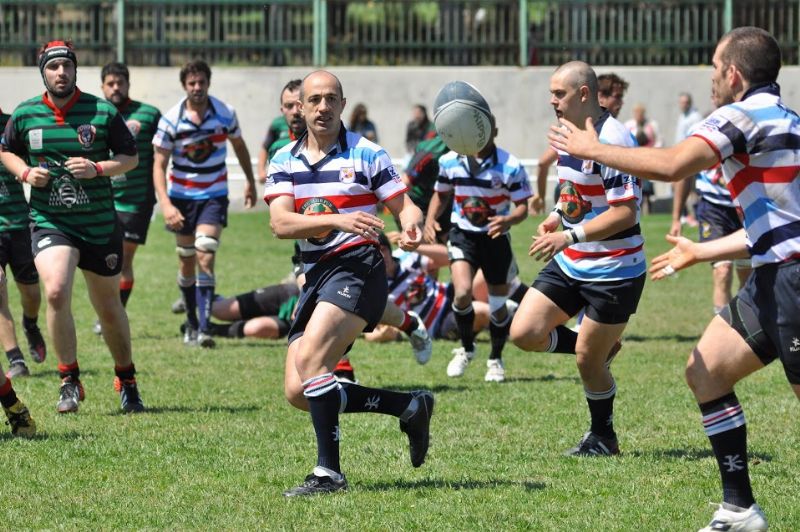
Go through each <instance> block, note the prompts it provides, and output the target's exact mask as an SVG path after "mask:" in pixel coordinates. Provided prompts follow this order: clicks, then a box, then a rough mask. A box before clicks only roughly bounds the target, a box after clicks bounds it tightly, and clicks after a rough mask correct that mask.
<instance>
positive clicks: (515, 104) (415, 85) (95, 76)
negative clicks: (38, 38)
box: [0, 67, 800, 159]
mask: <svg viewBox="0 0 800 532" xmlns="http://www.w3.org/2000/svg"><path fill="white" fill-rule="evenodd" d="M178 70H179V69H178V68H135V67H134V68H132V69H131V96H132V97H133V98H134V99H137V100H142V101H145V102H148V103H151V104H153V105H155V106H157V107H158V108H160V109H161V110H162V111H165V110H166V109H168V108H170V107H171V106H173V105H174V104H175V103H176V102H177V101H178V100H179V99H180V98H181V97H182V96H183V94H184V93H183V90H182V88H181V85H180V81H179V80H178ZM309 71H310V69H307V68H266V67H253V68H223V67H219V68H214V69H213V72H212V80H211V93H212V94H214V95H215V96H217V97H219V98H221V99H222V100H224V101H226V102H228V103H229V104H231V105H233V106H234V107H235V108H236V110H237V113H238V116H239V121H240V123H241V125H242V129H243V133H244V138H245V141H246V142H247V144H248V146H249V147H250V152H251V155H252V156H253V157H255V156H256V154H257V152H258V147H259V144H260V142H261V140H262V139H263V136H264V133H265V129H266V127H267V125H268V124H269V122H270V121H271V120H272V118H274V117H275V116H276V115H277V114H278V108H279V102H278V100H279V94H280V90H281V89H282V87H283V85H284V84H285V83H286V82H287V81H288V80H290V79H293V78H302V77H303V76H304V75H306V74H307V73H308V72H309ZM332 71H333V72H334V73H335V74H336V75H337V76H339V78H340V79H341V81H342V85H343V87H344V93H345V97H346V98H347V101H348V106H349V107H350V108H352V107H353V106H354V105H355V104H356V103H358V102H363V103H365V104H366V105H367V107H368V109H369V116H370V118H371V119H372V121H373V122H375V124H376V126H377V128H378V135H379V141H380V144H382V145H383V146H384V147H385V148H386V149H387V150H388V152H389V154H390V155H391V156H392V157H393V158H395V159H402V158H403V156H404V155H405V147H404V138H405V126H406V123H407V122H408V120H409V117H410V109H411V106H412V105H414V104H415V103H423V104H425V105H427V106H428V107H429V111H430V106H431V105H432V102H433V99H434V97H435V95H436V93H437V92H438V90H439V89H440V88H441V87H442V85H444V84H445V83H446V82H448V81H452V80H455V79H462V80H465V81H468V82H470V83H473V84H474V85H475V86H477V87H478V88H479V89H480V90H481V92H482V93H483V95H484V96H485V97H486V99H487V101H488V102H489V104H490V105H491V107H492V111H493V112H494V114H495V115H496V116H497V120H498V127H499V130H500V131H499V137H498V144H499V145H501V146H503V147H504V148H506V149H507V150H509V151H510V152H512V153H514V154H515V155H517V156H518V157H520V158H536V157H537V156H538V155H539V154H540V153H541V152H542V151H543V150H544V148H545V147H546V138H545V134H546V131H547V127H548V125H550V124H551V123H553V122H554V120H553V118H554V117H553V112H552V108H551V107H550V106H549V105H548V100H549V90H548V87H549V77H550V74H551V72H552V71H553V69H552V68H550V67H546V68H545V67H535V68H525V69H520V68H514V67H497V68H493V67H481V68H463V67H458V68H456V67H452V68H390V67H373V68H362V67H348V68H334V69H332ZM596 71H597V73H598V74H602V73H605V72H612V71H613V72H616V73H617V74H618V75H620V76H622V77H623V78H624V79H626V80H627V81H629V82H630V88H629V89H628V93H627V95H626V97H625V106H624V107H623V108H622V112H621V114H620V117H619V118H620V119H622V120H623V121H624V120H626V119H628V118H630V116H631V109H632V107H633V104H634V103H636V102H641V103H644V104H645V106H646V107H647V109H648V115H649V116H650V117H651V118H653V119H654V120H656V121H657V122H658V124H659V126H660V129H661V133H662V135H663V138H664V141H665V144H671V143H672V139H673V135H674V127H675V121H676V116H677V97H678V93H680V92H682V91H687V92H689V93H691V94H692V95H693V96H694V99H695V102H696V105H697V107H698V108H699V109H700V111H701V112H708V111H710V110H711V103H710V86H711V84H710V77H711V68H710V67H597V68H596ZM0 73H2V85H3V91H2V94H0V106H2V108H3V109H4V110H5V111H6V112H10V111H11V110H12V109H13V108H14V107H15V106H16V105H17V103H19V102H20V101H22V100H24V99H27V98H29V97H31V96H33V95H34V94H37V93H40V92H42V91H43V86H42V81H41V78H40V76H39V72H38V70H37V69H36V68H30V67H28V68H3V69H1V70H0ZM779 82H780V83H781V86H782V87H783V96H784V99H785V100H786V102H787V103H788V105H789V106H790V107H793V108H800V67H786V68H784V69H783V71H782V73H781V77H780V79H779ZM78 86H79V87H80V88H81V90H83V91H85V92H90V93H93V94H98V95H99V94H101V92H100V69H99V68H97V67H80V68H79V69H78ZM348 119H349V112H348V109H347V108H345V122H347V120H348Z"/></svg>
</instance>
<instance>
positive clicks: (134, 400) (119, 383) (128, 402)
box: [114, 377, 144, 414]
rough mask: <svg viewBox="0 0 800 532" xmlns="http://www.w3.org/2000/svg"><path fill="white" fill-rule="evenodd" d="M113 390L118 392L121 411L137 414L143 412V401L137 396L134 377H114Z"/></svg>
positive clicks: (137, 391)
mask: <svg viewBox="0 0 800 532" xmlns="http://www.w3.org/2000/svg"><path fill="white" fill-rule="evenodd" d="M114 390H116V391H117V392H118V393H119V402H120V407H121V408H122V411H123V412H124V413H126V414H138V413H139V412H144V403H143V402H142V398H141V396H139V387H138V386H137V385H136V379H135V378H134V379H126V380H122V379H120V378H119V377H114Z"/></svg>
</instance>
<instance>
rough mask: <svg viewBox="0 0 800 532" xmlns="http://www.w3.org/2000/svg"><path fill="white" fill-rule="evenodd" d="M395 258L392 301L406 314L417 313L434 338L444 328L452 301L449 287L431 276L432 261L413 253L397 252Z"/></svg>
mask: <svg viewBox="0 0 800 532" xmlns="http://www.w3.org/2000/svg"><path fill="white" fill-rule="evenodd" d="M392 258H393V259H394V261H395V264H396V265H397V269H396V271H395V275H394V277H389V278H388V279H387V280H388V282H389V301H392V302H393V303H394V304H395V305H397V306H398V307H400V308H401V309H403V310H406V311H409V310H411V311H414V312H416V313H417V314H418V315H419V317H420V319H422V321H423V322H424V323H425V328H426V329H428V332H429V333H430V334H431V335H432V336H433V335H434V334H435V332H436V331H438V330H439V328H440V326H441V321H442V320H443V319H444V317H445V315H446V314H447V310H448V308H449V307H450V305H451V303H452V302H451V301H450V300H449V298H448V297H447V285H446V284H444V283H441V282H439V281H437V280H436V279H435V278H434V277H432V276H431V275H429V274H428V265H429V264H430V259H429V258H428V257H426V256H424V255H420V254H419V253H416V252H414V251H403V250H402V249H396V250H394V251H393V252H392Z"/></svg>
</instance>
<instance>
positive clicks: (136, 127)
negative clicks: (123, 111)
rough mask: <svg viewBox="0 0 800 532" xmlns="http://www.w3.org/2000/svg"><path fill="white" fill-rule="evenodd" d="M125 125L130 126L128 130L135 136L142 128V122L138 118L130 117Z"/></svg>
mask: <svg viewBox="0 0 800 532" xmlns="http://www.w3.org/2000/svg"><path fill="white" fill-rule="evenodd" d="M125 125H126V126H128V131H130V132H131V135H133V136H134V137H135V136H136V135H138V134H139V132H140V131H141V130H142V123H141V122H139V121H138V120H134V119H130V120H128V121H127V122H125Z"/></svg>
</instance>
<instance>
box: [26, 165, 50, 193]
mask: <svg viewBox="0 0 800 532" xmlns="http://www.w3.org/2000/svg"><path fill="white" fill-rule="evenodd" d="M25 182H26V183H28V184H29V185H30V186H32V187H37V188H39V187H43V186H45V185H47V183H49V182H50V172H48V171H47V170H46V169H44V168H39V167H38V166H32V167H31V170H30V172H28V176H27V177H26V178H25Z"/></svg>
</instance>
